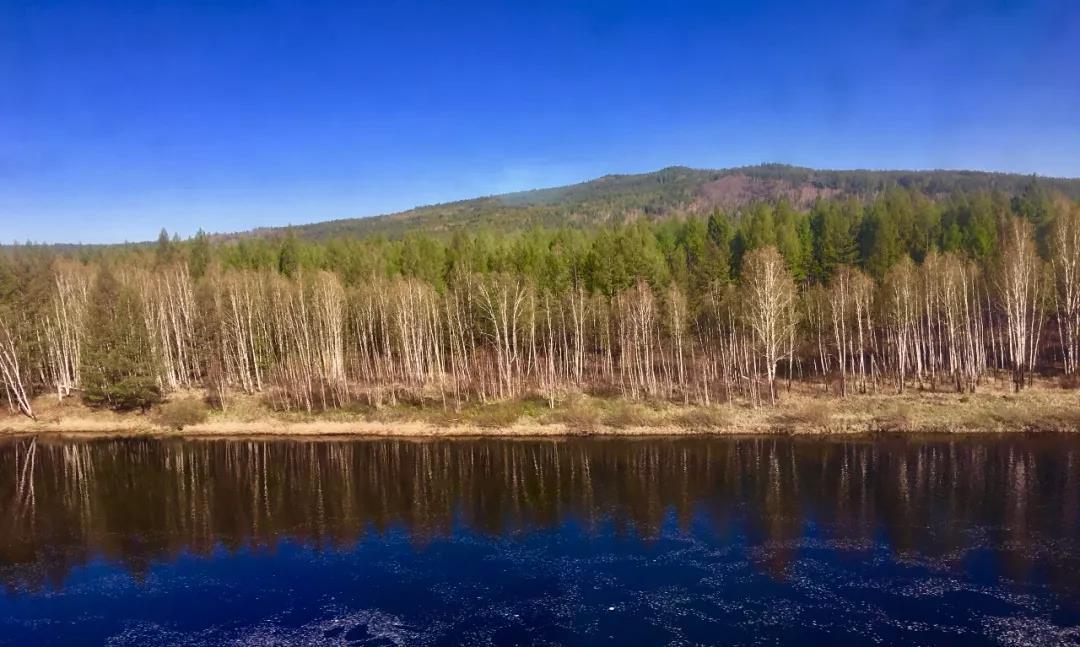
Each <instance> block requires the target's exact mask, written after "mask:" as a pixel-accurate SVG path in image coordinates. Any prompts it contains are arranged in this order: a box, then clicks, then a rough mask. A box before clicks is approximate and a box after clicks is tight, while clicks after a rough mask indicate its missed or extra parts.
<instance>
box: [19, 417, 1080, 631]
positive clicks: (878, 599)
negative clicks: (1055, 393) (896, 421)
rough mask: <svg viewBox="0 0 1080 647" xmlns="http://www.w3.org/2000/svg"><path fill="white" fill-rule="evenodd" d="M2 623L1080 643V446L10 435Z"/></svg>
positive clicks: (1012, 439)
mask: <svg viewBox="0 0 1080 647" xmlns="http://www.w3.org/2000/svg"><path fill="white" fill-rule="evenodd" d="M0 510H2V511H3V514H2V516H0V583H2V586H3V587H4V589H5V592H4V593H2V594H0V642H5V641H6V642H9V643H11V644H20V645H22V644H80V643H87V644H100V643H110V644H117V645H123V644H179V645H184V644H190V645H204V644H221V643H226V644H241V645H244V644H258V645H267V644H295V643H304V644H362V645H390V644H402V645H429V644H446V645H453V644H597V643H601V644H602V643H612V644H716V643H725V644H775V643H778V642H784V643H790V644H798V643H803V644H820V643H821V642H825V641H828V642H829V643H831V644H834V645H843V644H852V645H856V644H857V645H864V644H869V643H883V642H902V643H906V644H942V645H966V644H971V645H975V644H1006V645H1055V644H1061V645H1072V644H1080V437H1075V436H1054V435H1040V436H987V437H981V436H980V437H929V438H858V439H801V438H779V437H777V438H747V439H722V438H712V439H686V438H683V439H643V440H639V439H626V440H614V439H579V440H558V441H555V440H535V441H532V440H530V441H522V440H483V441H462V440H447V441H422V442H420V441H407V440H378V441H373V440H348V441H342V440H333V441H329V440H323V441H306V440H183V439H112V440H92V441H89V440H87V441H67V440H65V441H61V440H49V439H46V438H41V439H39V440H37V441H36V442H35V441H31V440H30V439H7V440H0Z"/></svg>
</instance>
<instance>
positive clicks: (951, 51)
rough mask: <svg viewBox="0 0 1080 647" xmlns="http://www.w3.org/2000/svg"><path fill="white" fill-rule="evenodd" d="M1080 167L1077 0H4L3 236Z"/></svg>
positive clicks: (77, 237)
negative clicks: (672, 168)
mask: <svg viewBox="0 0 1080 647" xmlns="http://www.w3.org/2000/svg"><path fill="white" fill-rule="evenodd" d="M766 161H768V162H772V161H775V162H787V163H793V164H800V165H806V166H814V167H828V168H852V167H858V168H974V169H987V170H1005V171H1019V172H1024V173H1033V172H1034V173H1040V174H1044V175H1059V176H1080V2H1076V1H1075V0H1060V1H1059V0H1051V1H1045V2H1039V1H1033V2H1023V1H1019V0H956V1H954V0H917V1H909V2H901V1H896V0H894V1H885V2H878V1H872V0H858V1H854V2H830V1H829V0H819V1H816V2H790V3H788V2H768V1H760V2H754V1H746V2H723V1H720V0H717V1H713V2H674V1H672V2H654V3H636V2H628V1H615V2H603V3H587V2H563V1H559V0H543V1H536V0H528V1H522V2H490V3H468V2H464V1H462V2H444V1H440V2H431V3H415V2H399V1H396V0H380V1H378V2H358V1H357V2H340V3H330V2H323V1H321V0H296V1H295V2H260V1H256V0H243V1H236V2H229V1H227V0H217V1H209V0H202V1H199V2H181V1H179V0H172V1H168V2H155V1H153V0H132V1H130V2H128V1H120V0H89V1H86V2H70V1H65V0H34V1H31V0H0V240H3V241H5V242H6V241H12V240H19V241H24V240H28V239H30V240H35V241H45V242H58V241H66V242H79V241H81V242H111V241H123V240H145V239H151V238H153V237H155V236H156V234H157V232H158V230H159V229H160V228H161V227H163V226H164V227H166V228H168V230H169V231H170V232H174V231H175V232H179V233H180V234H181V235H183V236H188V235H191V234H192V233H194V232H195V231H196V230H197V229H198V228H200V227H201V228H203V229H206V230H207V231H235V230H241V229H247V228H250V227H255V226H263V225H282V224H288V223H301V222H311V221H317V220H326V219H331V218H343V217H352V216H365V215H373V214H378V213H384V212H389V211H396V210H401V209H405V208H409V207H412V206H415V205H419V204H427V203H432V202H441V201H448V200H454V199H459V198H466V197H474V196H477V195H486V194H492V193H501V192H505V191H512V190H518V189H527V188H536V187H540V186H551V185H558V184H565V183H569V182H575V181H581V180H585V179H590V178H592V177H595V176H598V175H602V174H605V173H617V172H639V171H648V170H654V169H657V168H660V167H663V166H668V165H674V164H682V165H688V166H695V167H711V168H716V167H727V166H736V165H743V164H756V163H760V162H766Z"/></svg>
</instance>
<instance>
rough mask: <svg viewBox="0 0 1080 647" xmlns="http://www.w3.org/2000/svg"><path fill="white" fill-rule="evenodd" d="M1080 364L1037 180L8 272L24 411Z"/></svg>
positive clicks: (14, 392) (1072, 310)
mask: <svg viewBox="0 0 1080 647" xmlns="http://www.w3.org/2000/svg"><path fill="white" fill-rule="evenodd" d="M1078 360H1080V205H1077V204H1076V203H1073V202H1071V201H1069V200H1068V199H1067V198H1064V197H1062V196H1059V195H1050V194H1049V193H1048V192H1046V191H1043V190H1042V189H1041V188H1040V186H1039V185H1038V184H1035V183H1032V184H1030V185H1029V186H1028V187H1027V188H1026V189H1025V190H1024V191H1022V192H1021V193H1019V194H1017V195H1014V196H1007V195H1004V194H1000V193H975V194H956V195H954V196H952V197H951V198H949V199H948V200H944V201H935V200H932V199H930V198H928V197H927V196H926V195H924V194H923V193H921V192H920V191H917V190H913V189H905V188H902V187H899V186H893V187H891V188H889V189H888V190H886V191H884V192H882V193H880V194H879V195H878V196H877V197H876V198H874V199H873V200H870V201H864V202H859V201H856V200H854V199H845V200H818V201H817V202H816V203H815V204H814V205H813V206H812V208H810V209H809V210H806V211H799V210H797V209H794V208H792V207H791V206H790V205H789V204H788V203H786V202H783V201H781V202H778V203H759V204H754V205H751V206H749V207H747V208H745V209H741V210H739V211H738V212H735V213H713V214H712V215H710V216H709V217H687V218H682V219H669V220H663V221H657V222H653V221H648V220H639V221H636V222H634V223H631V224H627V225H621V226H617V227H597V228H575V227H564V228H554V229H551V228H548V229H533V230H530V231H527V232H520V233H516V234H494V233H489V232H483V231H479V232H475V233H464V232H460V231H459V232H457V233H455V234H453V235H452V236H451V237H449V238H438V237H430V236H424V235H411V236H406V237H404V238H401V239H397V240H388V239H336V240H331V241H328V242H320V243H314V242H305V241H302V240H300V239H298V238H297V237H295V236H285V237H283V238H280V239H276V240H272V239H246V240H240V241H232V242H228V243H212V242H211V241H210V239H209V238H208V237H207V236H205V235H202V234H200V235H198V236H196V237H195V238H194V239H192V240H189V241H179V240H176V239H170V238H169V237H168V235H167V234H166V233H165V232H162V236H161V238H160V239H159V241H158V243H157V244H156V245H154V246H131V247H120V248H111V249H108V250H81V251H78V252H77V253H72V254H59V253H57V252H56V251H55V250H50V249H48V248H41V247H19V248H13V249H12V248H9V249H8V250H6V251H5V253H4V254H3V255H0V377H2V379H3V384H4V392H5V395H6V398H7V404H8V406H9V407H10V408H11V409H12V410H13V411H21V412H22V413H24V414H26V415H29V416H33V398H34V397H35V396H37V395H40V394H42V393H47V392H51V393H55V394H56V396H57V397H59V398H65V397H68V396H71V395H73V394H76V395H78V396H80V397H81V398H83V400H84V401H85V402H87V403H88V404H90V405H92V406H100V407H109V408H114V409H131V408H144V409H145V408H147V407H149V406H151V405H153V404H154V403H155V402H157V401H158V400H160V399H161V397H162V396H163V394H164V393H167V392H169V391H171V390H175V389H191V388H204V389H206V390H207V394H208V397H209V398H210V399H211V400H212V401H213V402H214V403H217V404H218V405H220V406H227V403H228V399H229V397H228V396H229V394H230V393H233V392H246V393H251V394H255V393H260V394H263V395H264V397H265V398H266V400H267V402H268V403H270V404H271V405H272V406H273V407H274V408H277V409H282V410H292V409H300V410H306V411H314V410H322V409H327V408H336V407H345V406H350V405H352V404H354V403H362V404H367V405H373V406H381V405H383V404H387V403H395V402H397V401H400V400H408V401H411V402H427V403H431V404H434V405H436V406H443V407H459V406H461V405H462V404H463V403H466V402H475V401H480V402H486V401H491V400H499V399H507V398H515V397H521V396H526V395H531V396H541V397H543V398H545V399H547V400H548V401H549V402H551V403H552V404H554V403H555V402H556V401H557V400H559V399H561V398H563V397H565V396H566V395H567V394H570V393H573V392H575V391H589V392H594V393H611V394H618V395H621V396H625V397H629V398H652V399H667V400H672V401H678V402H687V403H689V402H693V403H699V404H704V405H708V404H711V403H715V402H720V401H729V400H732V399H746V400H749V401H751V402H753V403H755V404H758V403H761V402H764V401H768V402H775V401H776V399H777V398H778V397H780V391H781V390H782V388H780V387H782V383H783V382H784V381H788V382H790V381H791V380H796V379H799V380H813V381H815V382H820V384H821V385H822V388H823V389H825V390H828V391H830V392H833V393H835V394H837V395H840V396H844V395H847V394H849V393H853V392H858V393H865V392H876V391H882V390H886V389H895V390H899V391H903V390H904V389H908V388H920V389H941V388H949V389H956V390H960V391H974V390H975V389H977V388H978V386H979V385H980V383H982V382H983V381H984V380H985V379H986V378H987V377H988V376H991V375H994V374H996V373H999V372H1000V373H1003V374H1008V375H1010V376H1011V379H1012V381H1013V384H1014V385H1015V388H1017V389H1020V388H1023V387H1024V386H1025V385H1026V384H1028V383H1029V382H1030V380H1031V379H1032V376H1033V374H1035V373H1036V372H1037V371H1043V372H1046V373H1062V374H1066V375H1073V374H1074V373H1075V372H1076V370H1077V362H1078Z"/></svg>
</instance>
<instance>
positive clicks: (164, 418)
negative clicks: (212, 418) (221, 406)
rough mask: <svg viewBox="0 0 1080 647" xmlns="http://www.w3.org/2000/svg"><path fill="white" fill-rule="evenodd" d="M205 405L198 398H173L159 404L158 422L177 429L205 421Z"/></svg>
mask: <svg viewBox="0 0 1080 647" xmlns="http://www.w3.org/2000/svg"><path fill="white" fill-rule="evenodd" d="M206 416H207V412H206V405H204V404H203V403H202V402H199V401H198V400H175V401H173V402H166V403H165V404H163V405H161V412H160V414H159V415H158V420H159V421H160V423H161V424H162V425H164V426H166V427H170V428H172V429H175V430H177V431H180V430H182V429H183V428H184V427H187V426H189V425H197V424H199V423H200V422H205V421H206Z"/></svg>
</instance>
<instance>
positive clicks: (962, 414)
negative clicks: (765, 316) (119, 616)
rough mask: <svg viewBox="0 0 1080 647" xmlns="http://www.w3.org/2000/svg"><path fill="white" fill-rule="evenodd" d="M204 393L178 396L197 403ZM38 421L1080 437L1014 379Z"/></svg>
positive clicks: (218, 432)
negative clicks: (769, 393)
mask: <svg viewBox="0 0 1080 647" xmlns="http://www.w3.org/2000/svg"><path fill="white" fill-rule="evenodd" d="M198 397H199V394H198V393H194V392H193V393H188V394H174V395H173V396H172V398H171V400H173V401H176V400H183V399H188V400H193V401H196V400H198ZM35 404H36V407H35V408H36V410H37V411H38V420H36V421H34V420H30V419H28V418H26V417H22V416H13V415H7V414H5V415H3V416H0V433H5V434H25V433H62V434H95V435H102V434H182V435H185V436H246V435H259V436H267V435H281V436H333V435H353V436H382V437H385V436H408V437H441V436H567V435H619V436H621V435H625V436H645V435H654V436H660V435H692V434H768V433H786V434H850V433H867V432H913V433H948V432H952V433H964V432H1026V431H1077V430H1080V392H1077V391H1076V390H1072V389H1062V388H1059V387H1057V386H1056V385H1055V384H1054V383H1052V382H1046V383H1044V384H1043V383H1040V384H1037V385H1036V386H1035V387H1033V388H1030V389H1027V390H1025V391H1022V392H1021V393H1018V394H1014V393H1011V392H1010V391H1009V389H1008V385H1007V384H1004V383H999V384H991V385H987V386H986V387H984V388H983V389H982V390H981V391H980V392H979V393H976V394H958V393H947V392H928V391H918V390H911V391H908V392H907V393H904V394H895V393H890V394H868V395H852V396H849V397H847V398H837V397H833V396H830V395H826V394H823V393H821V391H820V387H814V386H813V385H806V384H797V385H794V386H793V388H792V390H790V391H785V392H783V393H782V397H781V400H780V402H779V403H778V404H777V405H776V406H760V407H753V406H751V405H750V404H749V403H742V402H734V403H727V404H720V405H714V406H709V407H702V406H684V405H679V404H672V403H668V402H631V401H626V400H622V399H610V398H597V397H589V396H585V395H579V396H576V397H572V398H568V399H567V401H566V402H563V403H561V404H559V405H557V406H556V407H555V408H554V409H551V408H549V407H548V406H547V404H546V402H545V401H543V400H540V399H522V400H515V401H511V402H501V403H494V404H489V405H473V406H468V407H464V408H462V409H461V410H460V411H456V412H455V411H453V410H452V409H448V410H444V409H443V408H442V406H440V405H439V404H438V403H435V404H431V403H429V404H427V405H426V406H422V407H421V406H415V405H405V404H399V405H397V406H385V407H380V408H372V407H358V408H356V409H352V410H337V411H328V412H323V413H316V414H307V413H296V412H291V413H290V412H274V411H271V410H269V409H268V408H266V407H265V406H264V404H263V403H262V401H261V400H260V399H259V398H257V397H237V398H233V399H232V400H231V401H230V403H229V406H228V408H227V410H226V411H208V412H206V414H205V419H204V420H202V421H201V422H198V423H196V424H188V425H186V426H184V427H183V429H182V430H179V429H177V428H176V427H175V426H172V425H170V424H169V423H168V421H167V420H166V419H165V417H164V416H163V415H161V414H160V413H159V412H156V411H151V412H149V413H146V414H142V413H124V414H118V413H113V412H109V411H95V410H92V409H89V408H87V407H85V406H83V405H82V404H80V403H79V402H77V401H76V400H75V399H73V398H69V399H67V400H65V402H63V403H57V402H56V400H55V398H49V397H43V398H39V400H38V401H37V402H36V403H35Z"/></svg>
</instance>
